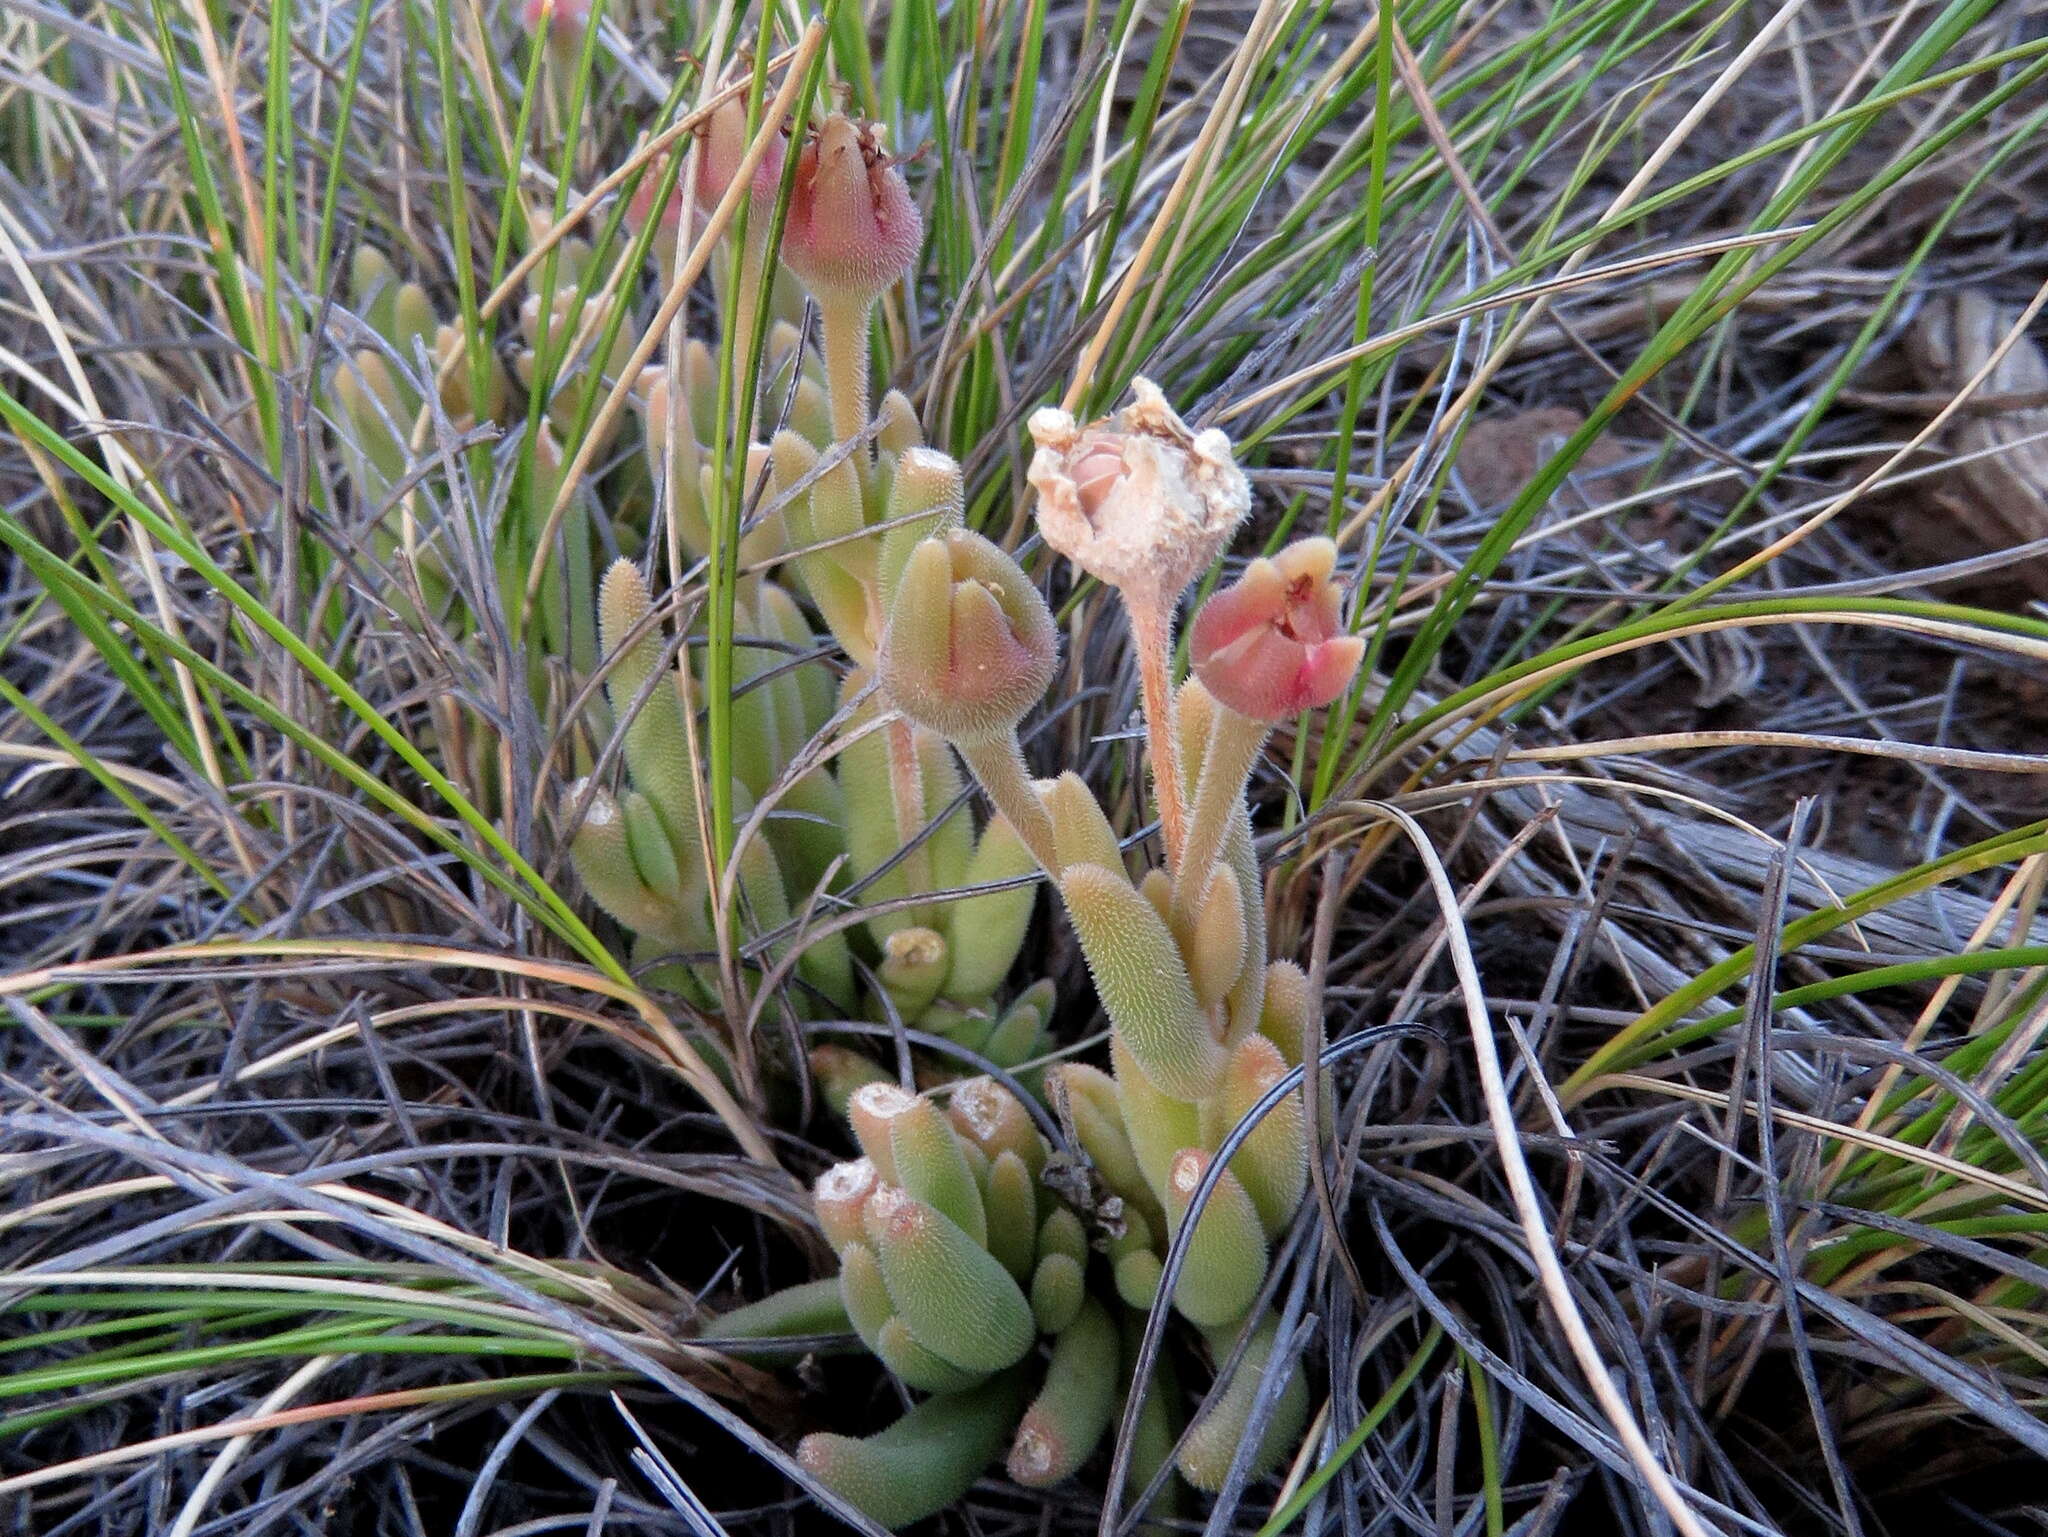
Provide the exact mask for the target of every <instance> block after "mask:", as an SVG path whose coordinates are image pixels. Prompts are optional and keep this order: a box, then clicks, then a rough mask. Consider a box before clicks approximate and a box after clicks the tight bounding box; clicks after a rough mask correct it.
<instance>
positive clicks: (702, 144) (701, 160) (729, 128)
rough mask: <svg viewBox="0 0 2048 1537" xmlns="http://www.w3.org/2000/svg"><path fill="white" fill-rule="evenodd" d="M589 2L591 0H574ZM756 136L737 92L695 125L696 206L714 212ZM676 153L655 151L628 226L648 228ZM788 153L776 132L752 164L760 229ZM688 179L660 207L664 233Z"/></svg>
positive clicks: (676, 216)
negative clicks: (749, 127)
mask: <svg viewBox="0 0 2048 1537" xmlns="http://www.w3.org/2000/svg"><path fill="white" fill-rule="evenodd" d="M576 3H587V0H576ZM752 142H753V136H752V135H751V134H749V133H748V132H747V104H746V102H745V101H743V100H741V99H740V98H738V97H734V98H733V99H732V100H730V101H727V102H724V103H721V104H720V105H719V106H718V107H717V108H716V109H715V110H714V111H713V112H712V114H711V117H710V120H709V121H708V122H706V123H704V124H702V125H701V126H699V128H698V130H697V172H696V180H695V181H694V182H692V183H690V184H689V185H690V189H691V191H692V192H693V193H694V194H695V197H696V200H697V207H698V208H699V209H700V210H701V211H702V212H704V213H707V214H708V213H710V212H711V210H712V209H714V208H716V207H717V206H718V200H719V199H720V198H722V197H724V196H725V191H726V188H728V187H730V186H731V185H732V182H733V178H734V177H735V176H737V175H739V170H740V162H741V161H742V160H744V159H745V158H746V154H747V146H748V145H749V144H751V143H752ZM675 153H677V151H675V150H670V151H669V152H668V153H667V154H663V155H657V156H656V157H655V158H654V159H653V160H651V161H649V162H648V164H647V169H646V170H645V171H644V172H642V173H641V177H640V184H639V185H638V186H637V187H635V188H634V189H633V197H632V200H631V201H630V202H628V203H627V204H626V226H627V228H629V229H632V230H635V231H638V230H642V229H645V228H646V227H647V223H648V220H649V219H651V218H652V217H653V215H654V195H655V193H657V192H658V191H660V190H661V179H662V177H664V176H666V175H667V174H668V167H669V156H670V155H673V154H675ZM786 153H787V150H786V149H785V148H784V145H783V141H782V135H781V134H779V133H778V134H777V135H776V137H775V138H773V139H771V140H770V141H769V144H768V150H767V153H765V154H764V155H762V156H761V162H760V164H759V165H757V166H755V167H754V180H753V183H752V185H751V187H750V188H749V192H750V195H751V197H752V201H753V208H752V210H751V214H750V219H751V221H752V224H753V226H754V228H755V231H756V233H757V234H761V233H765V232H766V230H767V227H768V226H767V224H766V222H765V221H766V219H767V215H768V211H769V209H771V208H773V207H774V206H775V194H776V192H777V190H778V189H779V188H780V187H781V185H782V157H783V156H784V155H785V154H786ZM684 185H685V181H684V178H683V177H682V175H681V174H678V177H677V181H676V185H675V186H674V187H672V188H671V189H670V190H669V198H668V201H667V202H665V203H664V204H662V207H661V233H662V234H664V235H668V234H672V233H673V232H674V231H675V230H676V229H677V228H678V227H679V226H680V225H681V224H682V218H683V199H682V191H683V187H684Z"/></svg>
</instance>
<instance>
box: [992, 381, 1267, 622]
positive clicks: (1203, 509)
mask: <svg viewBox="0 0 2048 1537" xmlns="http://www.w3.org/2000/svg"><path fill="white" fill-rule="evenodd" d="M1131 391H1132V394H1133V396H1134V397H1135V398H1134V399H1133V400H1132V402H1131V403H1130V404H1129V405H1128V406H1126V407H1124V409H1123V410H1122V411H1120V412H1118V413H1117V414H1116V415H1115V416H1113V417H1109V418H1106V419H1104V420H1103V421H1099V422H1095V423H1092V424H1090V425H1089V426H1087V427H1085V428H1084V427H1081V426H1078V425H1077V424H1076V423H1075V421H1074V418H1073V417H1072V416H1070V415H1069V414H1068V413H1066V412H1065V411H1061V410H1056V409H1053V408H1050V407H1048V408H1047V409H1045V410H1042V411H1037V412H1034V413H1033V414H1032V417H1031V436H1032V437H1033V439H1035V440H1036V441H1037V443H1038V452H1037V454H1036V455H1034V456H1033V458H1032V460H1031V467H1030V470H1029V471H1028V476H1029V479H1030V481H1031V484H1032V487H1033V488H1034V489H1035V490H1036V491H1037V492H1038V527H1039V531H1040V532H1041V533H1043V534H1044V535H1045V542H1046V543H1047V544H1049V545H1051V546H1052V547H1053V548H1054V549H1056V550H1058V551H1059V552H1060V553H1061V554H1062V555H1064V556H1066V557H1067V559H1069V560H1071V561H1072V562H1073V563H1074V564H1075V565H1077V566H1079V567H1080V568H1081V569H1082V570H1084V571H1086V572H1088V573H1089V575H1091V576H1094V577H1097V578H1099V579H1101V580H1102V581H1105V582H1108V583H1109V584H1110V585H1111V586H1113V587H1116V588H1119V589H1121V590H1122V591H1123V592H1124V593H1125V594H1126V596H1128V597H1131V598H1134V599H1136V600H1138V601H1140V602H1147V603H1153V604H1171V603H1173V602H1174V601H1175V600H1177V599H1178V598H1179V597H1180V595H1181V593H1182V591H1183V590H1185V588H1186V587H1187V585H1188V583H1189V582H1191V581H1193V580H1194V579H1195V577H1196V575H1197V574H1199V573H1200V572H1201V571H1203V570H1204V569H1205V568H1206V567H1207V566H1208V564H1209V562H1211V561H1212V560H1214V559H1215V558H1216V556H1217V555H1218V553H1220V552H1221V550H1222V549H1223V546H1224V545H1225V544H1227V543H1228V542H1229V540H1230V536H1231V535H1232V534H1233V533H1235V532H1236V531H1237V526H1238V524H1239V523H1241V522H1243V521H1244V515H1245V513H1246V512H1247V511H1248V510H1249V509H1250V507H1251V488H1250V486H1249V485H1247V484H1246V482H1245V478H1244V472H1243V471H1242V470H1240V469H1239V468H1238V467H1237V461H1236V460H1235V459H1233V458H1232V457H1231V452H1230V439H1229V438H1227V437H1225V436H1224V435H1223V434H1222V433H1221V432H1218V431H1216V430H1215V429H1213V428H1211V429H1210V430H1208V431H1206V432H1196V431H1194V430H1193V429H1192V428H1190V427H1189V426H1188V424H1187V423H1186V422H1184V421H1182V420H1181V419H1180V417H1179V416H1177V415H1175V414H1174V410H1173V408H1172V407H1171V406H1169V405H1168V404H1167V403H1166V397H1165V396H1163V395H1162V394H1160V393H1159V387H1158V386H1157V385H1155V384H1153V383H1152V381H1151V380H1149V379H1137V380H1134V381H1133V382H1132V385H1131Z"/></svg>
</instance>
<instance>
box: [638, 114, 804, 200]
mask: <svg viewBox="0 0 2048 1537" xmlns="http://www.w3.org/2000/svg"><path fill="white" fill-rule="evenodd" d="M752 142H753V136H752V135H751V134H749V133H748V132H747V104H746V102H745V101H743V100H741V99H740V98H739V97H734V98H733V99H732V100H730V101H727V102H724V103H722V104H721V105H720V106H719V107H718V108H717V109H716V110H714V111H713V112H712V114H711V117H710V119H709V121H707V122H706V123H704V124H703V125H702V126H701V127H700V128H699V129H698V130H697V143H698V149H697V176H696V181H695V183H694V184H693V188H692V190H693V191H694V193H695V195H696V199H697V207H698V208H699V209H700V210H701V211H703V212H704V213H709V212H711V210H712V209H714V208H716V207H717V206H718V200H719V199H720V198H722V197H724V196H725V189H726V188H727V187H730V186H731V185H732V179H733V178H734V177H735V176H737V175H738V174H739V169H740V162H741V161H742V160H743V159H745V158H746V154H747V146H748V145H749V144H750V143H752ZM670 153H673V151H671V152H670ZM784 153H785V150H784V148H783V142H782V140H781V138H780V137H777V138H775V139H771V140H770V141H769V144H768V150H767V153H766V154H764V155H762V157H761V163H760V164H759V165H758V166H756V167H755V168H754V181H753V185H752V187H751V188H750V189H749V191H750V194H751V196H752V199H753V209H752V211H751V217H752V219H753V220H754V222H755V224H756V226H757V227H758V228H759V229H762V230H765V229H766V227H767V226H766V225H765V224H764V223H762V222H761V221H763V220H764V219H765V218H766V217H767V214H768V210H769V209H770V208H772V207H774V206H775V193H776V190H777V188H779V187H780V186H781V185H782V157H783V155H784ZM667 172H668V156H667V155H662V156H659V157H657V158H656V159H654V160H653V161H651V162H649V164H648V166H647V169H646V171H645V172H644V173H643V174H642V175H641V177H640V185H639V186H637V187H635V188H634V189H633V200H632V202H630V203H629V204H627V205H626V222H627V224H628V225H629V226H630V227H632V228H633V229H636V230H637V229H644V228H645V227H646V225H647V220H648V216H649V215H650V214H651V213H652V212H653V209H654V194H655V193H656V191H658V190H659V189H660V186H661V179H662V177H663V176H664V175H666V174H667ZM680 190H681V182H680V180H678V184H677V189H676V191H677V192H679V191H680ZM682 213H683V204H682V199H681V198H680V197H679V196H677V195H676V192H671V193H670V194H669V200H668V202H667V203H665V204H663V205H662V210H661V226H662V230H663V231H664V232H667V231H670V230H673V229H675V228H676V226H677V225H678V224H680V223H681V222H682Z"/></svg>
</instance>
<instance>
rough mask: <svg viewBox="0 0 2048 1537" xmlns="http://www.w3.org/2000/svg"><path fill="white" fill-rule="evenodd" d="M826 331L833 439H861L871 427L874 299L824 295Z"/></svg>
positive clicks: (820, 303)
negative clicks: (870, 326)
mask: <svg viewBox="0 0 2048 1537" xmlns="http://www.w3.org/2000/svg"><path fill="white" fill-rule="evenodd" d="M817 298H818V314H819V317H820V319H821V321H822V325H823V330H824V351H825V385H826V389H827V392H828V393H829V394H830V395H831V397H832V436H833V437H835V438H837V439H838V440H839V441H840V442H842V443H843V442H845V441H846V440H847V439H848V438H857V437H859V436H860V435H861V434H862V433H863V432H865V431H866V430H867V425H868V316H869V315H871V314H872V313H873V312H874V307H875V303H874V300H872V299H854V298H848V297H847V296H845V295H843V294H820V295H818V296H817Z"/></svg>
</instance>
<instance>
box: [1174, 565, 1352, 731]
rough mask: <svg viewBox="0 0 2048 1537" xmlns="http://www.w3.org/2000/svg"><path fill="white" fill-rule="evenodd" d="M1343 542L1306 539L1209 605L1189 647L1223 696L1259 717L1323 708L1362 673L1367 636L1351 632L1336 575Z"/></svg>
mask: <svg viewBox="0 0 2048 1537" xmlns="http://www.w3.org/2000/svg"><path fill="white" fill-rule="evenodd" d="M1336 566H1337V547H1336V545H1334V544H1332V543H1331V542H1330V541H1329V540H1327V539H1303V540H1300V541H1298V542H1297V543H1294V544H1291V545H1289V546H1288V547H1287V548H1286V549H1284V550H1282V551H1281V552H1280V553H1279V554H1278V555H1277V556H1275V557H1274V558H1273V559H1271V560H1264V559H1261V560H1255V561H1253V562H1252V563H1251V564H1250V565H1249V566H1247V567H1246V568H1245V573H1244V575H1243V576H1241V577H1239V578H1238V579H1237V580H1236V581H1235V582H1233V583H1231V585H1230V586H1228V587H1226V588H1224V589H1223V590H1222V591H1221V592H1218V593H1217V594H1216V595H1215V596H1214V597H1212V598H1210V599H1209V601H1208V602H1207V603H1205V604H1203V605H1202V611H1201V613H1199V614H1197V615H1196V616H1195V625H1194V629H1193V630H1192V631H1191V632H1190V634H1189V637H1188V647H1189V650H1190V652H1191V653H1192V655H1193V658H1194V665H1195V675H1196V676H1197V677H1199V678H1200V679H1201V680H1202V684H1203V686H1204V687H1205V688H1207V689H1208V690H1209V692H1210V693H1211V694H1213V695H1215V696H1216V698H1217V699H1218V700H1219V701H1220V702H1221V703H1223V704H1224V705H1226V706H1228V707H1229V708H1230V709H1233V710H1235V711H1237V712H1238V714H1240V715H1248V716H1250V717H1252V718H1253V719H1254V720H1266V721H1279V720H1285V719H1287V718H1288V717H1289V716H1291V715H1298V714H1300V713H1301V712H1302V711H1303V710H1315V709H1320V708H1321V707H1322V706H1324V705H1326V704H1328V703H1329V702H1330V701H1331V700H1333V699H1335V698H1336V697H1337V696H1338V695H1339V694H1341V693H1343V692H1344V690H1345V688H1346V686H1347V685H1349V684H1350V682H1351V679H1352V676H1353V675H1354V674H1355V673H1356V672H1357V671H1358V662H1359V658H1360V657H1361V656H1363V655H1364V653H1365V642H1364V641H1363V640H1362V639H1360V638H1359V637H1358V636H1356V635H1348V634H1346V633H1345V632H1344V624H1343V616H1342V614H1341V613H1340V611H1339V610H1340V606H1341V602H1340V599H1339V596H1338V592H1337V588H1336V585H1335V584H1334V583H1332V582H1331V580H1330V573H1331V572H1332V571H1334V570H1335V569H1336Z"/></svg>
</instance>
